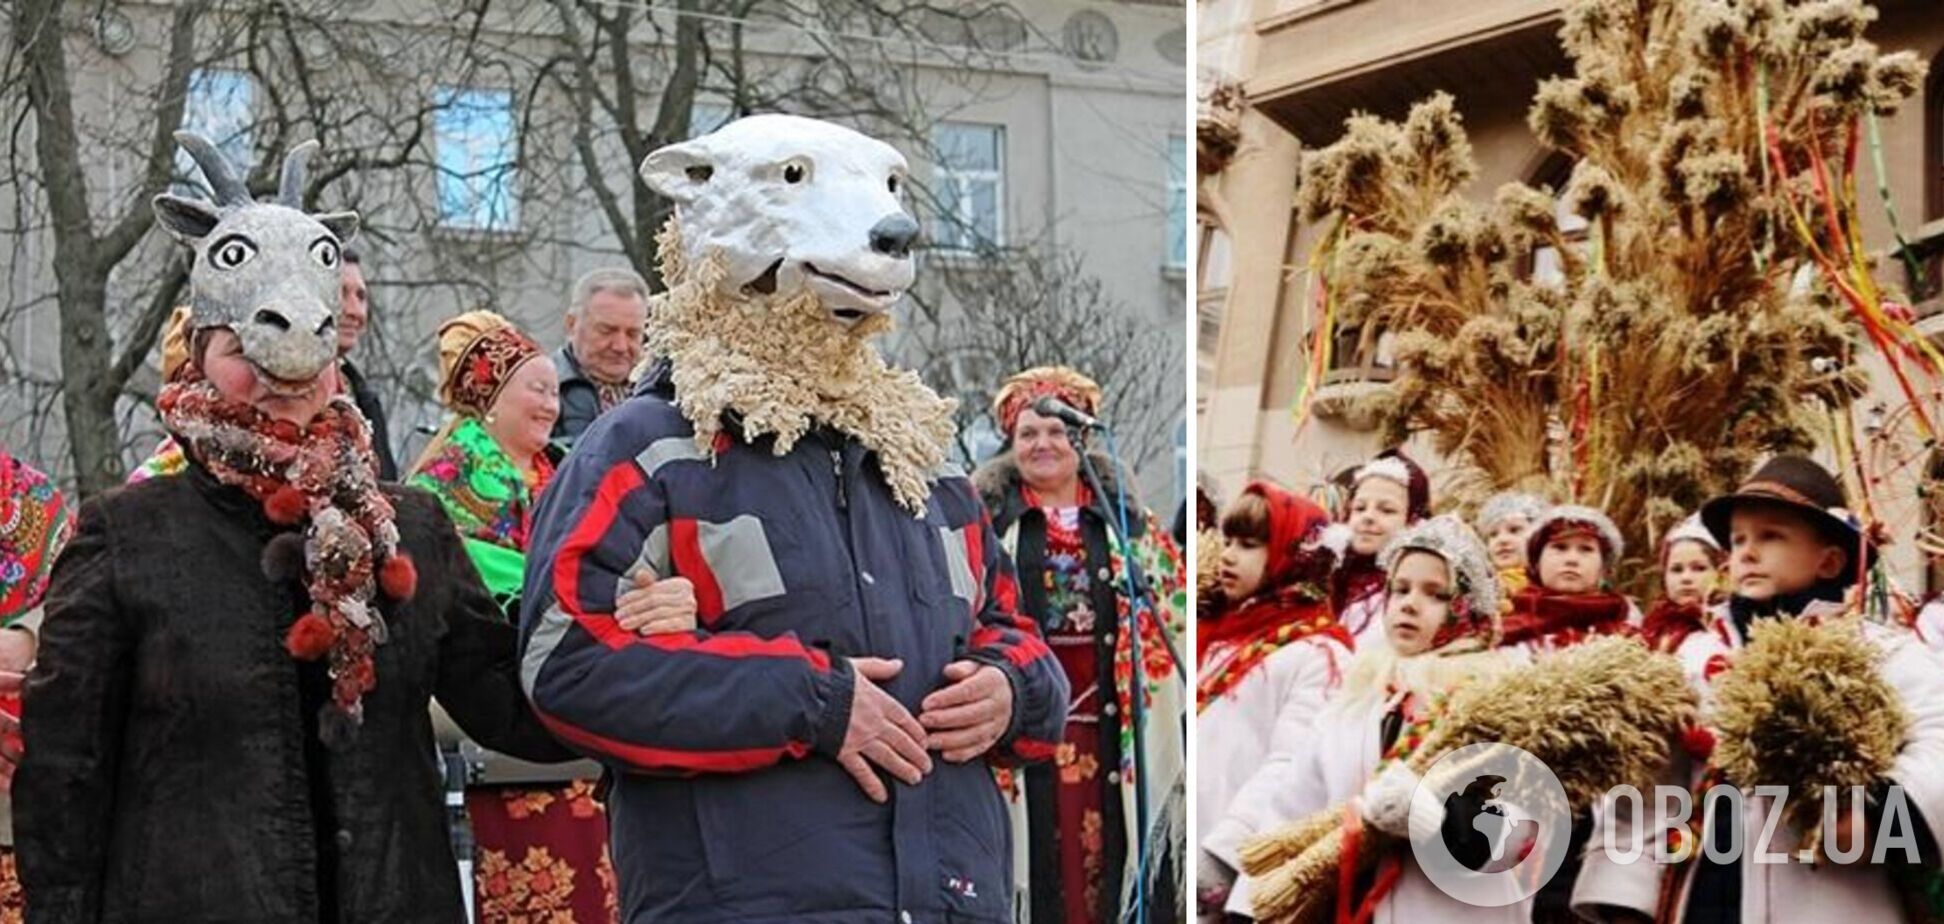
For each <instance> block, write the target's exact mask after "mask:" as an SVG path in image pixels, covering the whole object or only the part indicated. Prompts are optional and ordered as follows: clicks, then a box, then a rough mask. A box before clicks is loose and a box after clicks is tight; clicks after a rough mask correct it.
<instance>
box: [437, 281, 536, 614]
mask: <svg viewBox="0 0 1944 924" xmlns="http://www.w3.org/2000/svg"><path fill="white" fill-rule="evenodd" d="M439 371H440V374H441V375H440V382H439V400H440V401H441V402H443V403H444V404H445V406H446V407H447V408H449V409H450V410H452V411H453V414H454V416H453V418H452V419H451V420H449V421H447V422H446V424H445V426H444V427H443V428H441V429H440V431H439V434H438V435H437V436H435V437H433V438H432V442H431V443H430V444H428V445H427V446H426V447H425V451H424V452H423V453H421V454H420V455H419V459H418V461H417V462H416V463H413V465H412V468H411V473H410V474H409V475H407V476H406V479H405V483H406V484H410V485H413V486H414V487H420V488H424V489H426V490H427V491H430V492H432V494H433V496H435V497H437V498H438V499H439V502H440V503H441V504H443V505H444V506H445V509H446V513H447V514H448V515H449V516H451V517H452V522H453V523H454V525H456V526H458V527H459V535H460V537H461V538H463V539H464V540H465V544H466V552H467V554H469V555H471V556H472V560H473V564H474V565H475V566H477V567H478V568H479V575H480V577H481V578H483V579H484V580H485V582H486V589H487V590H490V591H492V593H493V598H494V599H496V600H498V601H499V602H500V605H501V606H502V607H505V608H506V609H507V612H509V613H516V612H518V605H519V599H520V585H521V583H522V582H523V580H524V579H525V574H526V540H527V527H528V516H529V513H530V511H531V509H532V507H533V502H534V499H535V498H537V497H538V496H539V494H540V489H541V488H544V487H546V484H547V480H548V479H549V478H550V477H552V475H553V469H554V463H555V462H556V461H558V457H557V455H556V450H554V449H553V448H552V447H550V446H549V445H548V435H549V434H550V433H551V432H552V428H553V422H554V419H555V418H557V417H559V416H560V376H559V374H558V373H556V372H555V371H554V366H553V360H551V359H548V358H547V356H546V354H544V353H542V352H541V351H540V347H539V346H538V345H537V344H535V343H534V342H533V341H532V340H531V339H529V338H528V337H527V336H526V335H525V334H523V333H521V332H520V331H519V330H518V329H516V328H515V327H514V326H513V325H512V324H511V323H509V322H508V321H507V320H506V319H505V318H502V317H500V316H499V315H497V314H494V313H493V312H490V311H472V312H467V313H466V314H462V315H460V316H458V317H456V318H453V319H452V320H450V321H447V322H446V323H445V324H443V325H441V326H440V327H439Z"/></svg>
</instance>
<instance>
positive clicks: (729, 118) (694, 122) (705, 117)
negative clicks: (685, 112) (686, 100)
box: [688, 100, 736, 138]
mask: <svg viewBox="0 0 1944 924" xmlns="http://www.w3.org/2000/svg"><path fill="white" fill-rule="evenodd" d="M735 119H736V110H735V107H733V106H730V105H729V104H728V103H712V102H704V101H703V100H696V101H695V102H694V103H693V104H691V105H690V106H689V133H688V136H689V137H690V138H700V137H702V136H703V135H706V134H708V133H710V132H712V131H715V130H716V129H718V128H721V127H723V126H724V125H728V124H729V123H730V122H733V121H735Z"/></svg>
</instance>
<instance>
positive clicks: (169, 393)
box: [155, 388, 181, 414]
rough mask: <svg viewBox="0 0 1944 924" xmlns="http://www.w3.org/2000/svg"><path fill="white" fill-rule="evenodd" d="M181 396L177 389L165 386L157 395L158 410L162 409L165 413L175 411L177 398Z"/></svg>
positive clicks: (156, 405)
mask: <svg viewBox="0 0 1944 924" xmlns="http://www.w3.org/2000/svg"><path fill="white" fill-rule="evenodd" d="M180 396H181V393H180V392H178V391H176V390H175V389H173V388H164V389H162V393H161V394H159V395H156V396H155V407H156V409H157V410H159V411H161V412H162V413H164V414H167V413H169V412H171V411H174V410H175V407H176V399H177V398H178V397H180Z"/></svg>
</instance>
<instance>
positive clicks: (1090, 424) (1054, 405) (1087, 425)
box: [1032, 395, 1107, 430]
mask: <svg viewBox="0 0 1944 924" xmlns="http://www.w3.org/2000/svg"><path fill="white" fill-rule="evenodd" d="M1032 407H1033V413H1035V414H1038V415H1040V416H1041V417H1056V418H1059V419H1060V420H1062V421H1065V422H1066V425H1067V426H1069V427H1078V428H1080V429H1082V430H1105V429H1107V425H1106V424H1103V423H1101V422H1100V421H1099V420H1098V419H1095V418H1094V417H1092V416H1090V415H1088V414H1087V413H1086V412H1085V411H1082V410H1080V409H1079V408H1077V407H1074V406H1073V405H1071V404H1068V403H1066V402H1065V401H1061V400H1060V399H1058V398H1055V397H1053V396H1052V395H1043V396H1041V397H1040V398H1039V400H1037V401H1034V402H1033V405H1032Z"/></svg>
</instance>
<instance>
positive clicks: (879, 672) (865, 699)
mask: <svg viewBox="0 0 1944 924" xmlns="http://www.w3.org/2000/svg"><path fill="white" fill-rule="evenodd" d="M632 581H633V584H634V586H632V587H630V588H628V589H627V590H626V591H624V592H623V593H622V594H621V596H620V598H619V599H617V600H616V601H615V606H614V618H615V621H616V622H617V623H619V624H620V626H621V628H623V629H626V630H628V631H630V632H639V633H641V634H643V635H653V634H657V633H664V632H688V631H692V630H693V629H694V628H695V625H696V623H695V615H696V610H695V585H694V584H693V583H691V582H690V581H689V580H688V579H687V578H681V577H671V578H657V577H656V576H655V574H654V572H652V571H650V570H648V569H646V568H643V569H640V570H638V571H636V572H635V574H634V576H633V578H632ZM850 663H851V667H852V669H853V671H854V672H855V675H856V683H855V686H854V689H853V692H852V694H851V709H850V725H849V726H848V727H847V728H846V729H845V731H844V743H843V746H842V747H841V748H840V749H839V750H838V752H837V763H839V764H840V765H842V766H843V768H844V769H845V770H847V771H849V772H850V775H851V778H852V779H854V780H856V781H857V786H858V788H859V789H862V790H863V791H864V794H865V795H866V796H868V797H870V798H871V800H872V801H874V802H884V801H887V800H888V799H890V797H891V793H890V790H889V789H887V788H886V787H885V784H884V780H883V779H881V778H880V777H879V776H878V774H877V771H878V770H879V769H882V770H884V771H886V772H888V773H890V774H891V775H892V776H893V777H895V778H897V779H899V780H903V781H904V782H905V783H908V784H911V785H914V786H915V785H917V784H918V782H919V781H920V780H922V779H924V777H925V774H927V773H930V772H931V771H932V758H931V754H930V753H929V752H931V751H937V752H939V756H941V757H943V758H944V759H945V760H947V761H950V762H952V763H964V762H966V761H969V760H973V759H975V758H977V757H979V756H981V755H983V754H984V753H985V752H986V751H989V750H991V749H992V746H993V745H994V744H997V743H998V742H999V739H1000V738H1001V737H1004V735H1005V734H1006V728H1007V726H1009V725H1010V724H1011V723H1012V709H1013V689H1012V681H1011V680H1009V679H1007V677H1006V674H1005V672H1004V671H1001V670H1000V669H999V668H997V667H994V666H992V665H990V664H981V663H979V662H977V661H967V660H960V661H953V662H952V663H950V664H947V665H945V671H944V678H943V679H944V681H945V685H944V686H943V687H940V688H939V689H937V690H934V691H932V693H931V695H929V696H926V697H925V699H924V702H922V703H920V704H919V712H918V715H917V716H916V717H914V716H912V714H911V712H910V711H909V710H907V709H905V707H904V705H903V704H901V703H899V702H898V701H897V699H895V698H893V697H892V696H891V694H889V693H886V692H885V691H884V689H883V688H882V687H880V686H879V684H880V683H883V682H886V681H889V680H891V679H892V678H894V677H896V676H898V674H899V672H901V671H903V670H904V662H903V661H901V660H898V659H896V658H851V659H850Z"/></svg>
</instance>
